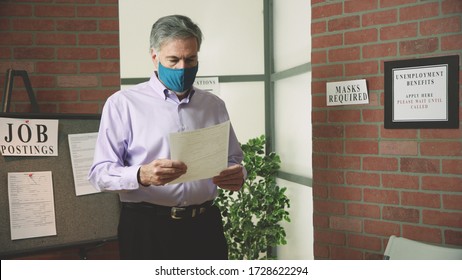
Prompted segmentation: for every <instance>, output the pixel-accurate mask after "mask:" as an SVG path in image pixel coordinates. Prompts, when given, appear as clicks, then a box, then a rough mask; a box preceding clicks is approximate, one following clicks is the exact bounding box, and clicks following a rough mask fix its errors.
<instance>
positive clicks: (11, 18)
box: [0, 0, 120, 113]
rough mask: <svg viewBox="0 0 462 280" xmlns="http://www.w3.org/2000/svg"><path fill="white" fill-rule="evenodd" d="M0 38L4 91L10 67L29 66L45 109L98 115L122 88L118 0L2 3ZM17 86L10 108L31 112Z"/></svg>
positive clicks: (19, 83)
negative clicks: (109, 99) (113, 94)
mask: <svg viewBox="0 0 462 280" xmlns="http://www.w3.org/2000/svg"><path fill="white" fill-rule="evenodd" d="M0 38H1V39H0V87H1V90H2V94H3V89H4V82H5V74H4V73H5V72H6V70H7V69H9V68H12V69H14V70H26V71H27V72H28V74H29V77H30V80H31V83H32V87H33V89H34V91H35V94H36V96H37V100H38V103H39V107H40V111H41V112H48V113H55V112H58V113H98V112H100V111H101V109H102V105H103V103H104V101H105V100H106V98H107V96H108V95H110V94H112V93H113V92H115V91H116V90H118V89H119V88H120V69H119V68H120V67H119V64H120V61H119V17H118V1H117V0H79V1H70V0H43V1H33V0H31V1H15V0H4V1H0ZM2 73H3V74H2ZM14 85H15V86H14V91H13V94H12V99H11V100H12V105H11V110H10V111H16V112H28V111H30V108H29V105H28V103H29V101H28V97H27V94H26V91H25V88H24V85H23V83H22V80H21V79H20V78H16V79H15V83H14ZM1 96H2V95H0V98H1Z"/></svg>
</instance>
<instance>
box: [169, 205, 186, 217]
mask: <svg viewBox="0 0 462 280" xmlns="http://www.w3.org/2000/svg"><path fill="white" fill-rule="evenodd" d="M185 210H186V209H185V208H181V207H172V210H171V211H170V217H172V219H175V220H181V219H183V217H180V216H177V214H179V213H180V212H183V211H185Z"/></svg>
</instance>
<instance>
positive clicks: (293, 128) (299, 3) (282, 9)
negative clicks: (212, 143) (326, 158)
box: [273, 0, 314, 259]
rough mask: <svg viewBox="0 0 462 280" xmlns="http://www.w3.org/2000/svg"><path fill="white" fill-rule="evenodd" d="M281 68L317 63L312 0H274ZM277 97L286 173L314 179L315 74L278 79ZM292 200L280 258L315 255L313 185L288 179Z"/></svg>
mask: <svg viewBox="0 0 462 280" xmlns="http://www.w3.org/2000/svg"><path fill="white" fill-rule="evenodd" d="M273 7H274V8H273V17H274V27H273V28H274V34H273V35H274V67H275V72H280V71H284V70H287V69H291V68H294V67H297V66H300V65H303V64H306V63H309V62H310V61H311V36H310V34H311V29H310V28H311V6H310V1H306V0H291V1H286V0H274V1H273ZM274 92H275V93H274V94H275V96H274V98H275V106H274V107H275V108H274V110H275V125H274V129H275V131H274V133H275V139H274V142H275V151H276V152H277V153H278V154H279V155H280V157H281V171H284V172H286V173H290V174H294V175H299V176H303V177H306V178H312V177H313V175H312V174H313V172H312V166H311V162H312V160H311V158H312V156H311V155H312V139H311V138H312V136H311V135H312V134H311V72H308V73H303V74H300V75H297V76H292V77H289V78H285V79H281V80H277V81H276V82H275V84H274ZM278 182H279V185H280V186H284V187H287V188H288V190H287V194H288V197H289V199H290V200H291V208H290V210H289V212H290V216H291V220H292V222H291V223H287V224H285V229H286V232H287V241H288V244H287V245H286V246H281V247H279V248H278V256H279V258H280V259H313V258H314V255H313V222H312V217H313V199H312V188H311V186H304V185H300V184H296V183H292V182H288V181H284V180H279V181H278Z"/></svg>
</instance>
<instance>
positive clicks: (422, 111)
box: [384, 55, 459, 128]
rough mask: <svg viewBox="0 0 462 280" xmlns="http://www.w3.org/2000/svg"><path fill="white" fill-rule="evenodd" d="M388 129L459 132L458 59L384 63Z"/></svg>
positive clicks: (386, 124)
mask: <svg viewBox="0 0 462 280" xmlns="http://www.w3.org/2000/svg"><path fill="white" fill-rule="evenodd" d="M384 65H385V110H384V111H385V128H458V127H459V56H458V55H451V56H442V57H431V58H420V59H412V60H398V61H386V62H385V64H384Z"/></svg>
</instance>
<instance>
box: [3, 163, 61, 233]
mask: <svg viewBox="0 0 462 280" xmlns="http://www.w3.org/2000/svg"><path fill="white" fill-rule="evenodd" d="M8 200H9V206H10V227H11V239H12V240H15V239H24V238H32V237H41V236H50V235H56V221H55V207H54V198H53V182H52V176H51V171H43V172H30V173H26V172H10V173H8Z"/></svg>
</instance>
